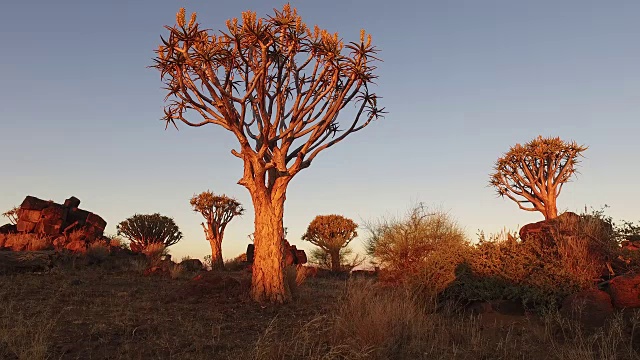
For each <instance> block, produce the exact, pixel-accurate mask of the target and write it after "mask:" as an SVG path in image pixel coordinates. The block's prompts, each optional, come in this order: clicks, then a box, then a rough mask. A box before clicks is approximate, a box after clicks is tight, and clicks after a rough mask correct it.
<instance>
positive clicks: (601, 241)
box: [444, 214, 619, 309]
mask: <svg viewBox="0 0 640 360" xmlns="http://www.w3.org/2000/svg"><path fill="white" fill-rule="evenodd" d="M558 219H559V224H558V225H557V227H552V228H551V230H550V232H549V233H544V232H543V233H540V234H537V235H535V236H529V237H527V239H526V241H521V240H519V239H518V237H517V235H515V234H511V233H509V232H504V231H503V232H502V233H500V234H497V235H494V236H492V237H490V238H489V239H487V238H485V236H484V234H482V233H481V234H480V241H479V242H478V244H477V245H475V246H473V247H472V248H471V251H470V253H469V256H468V257H467V259H466V261H465V262H464V263H463V264H460V265H459V266H458V268H457V269H456V281H455V282H454V283H452V284H451V286H450V287H449V288H448V289H447V291H446V292H445V294H444V295H445V297H450V298H455V299H457V300H465V301H473V300H482V301H487V300H499V299H508V300H515V301H519V302H522V303H523V304H525V305H527V306H530V307H533V308H538V309H543V308H548V307H556V306H557V305H559V304H560V303H561V301H562V300H563V299H564V298H565V297H566V296H568V295H570V294H572V293H575V292H578V291H580V290H582V289H587V288H592V287H594V286H595V283H596V281H598V279H600V278H601V277H602V276H603V272H605V271H606V269H607V263H608V259H610V258H611V257H612V256H613V254H615V253H616V252H617V251H619V250H618V247H617V245H616V242H615V240H614V238H613V231H612V228H611V226H610V225H609V224H608V223H607V222H606V221H603V219H602V218H601V217H600V216H598V215H597V214H583V215H580V216H573V217H566V218H562V217H559V218H558ZM571 219H573V220H571Z"/></svg>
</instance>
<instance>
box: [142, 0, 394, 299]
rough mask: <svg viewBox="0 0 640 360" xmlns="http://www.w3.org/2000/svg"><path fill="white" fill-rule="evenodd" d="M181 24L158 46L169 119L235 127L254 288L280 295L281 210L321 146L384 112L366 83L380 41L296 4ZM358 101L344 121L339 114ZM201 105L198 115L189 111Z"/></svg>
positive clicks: (284, 291)
mask: <svg viewBox="0 0 640 360" xmlns="http://www.w3.org/2000/svg"><path fill="white" fill-rule="evenodd" d="M176 22H177V24H176V25H174V26H167V27H166V29H167V30H168V31H169V36H168V37H167V38H163V39H162V44H161V45H160V46H159V48H158V50H157V51H156V53H157V57H156V58H155V65H154V67H156V68H157V69H158V70H160V73H161V76H162V79H163V82H164V84H165V85H166V89H167V90H168V94H167V99H170V101H169V103H168V105H167V106H166V107H165V117H164V120H165V121H166V122H167V125H168V124H169V123H171V124H173V125H174V126H175V125H176V120H177V121H179V122H182V123H184V124H187V125H189V126H196V127H198V126H203V125H207V124H215V125H219V126H221V127H223V128H224V129H226V130H228V131H230V132H232V133H233V134H234V135H235V136H236V138H237V139H238V142H239V149H238V150H232V151H231V152H232V154H233V155H235V156H236V157H238V158H240V159H241V160H242V161H243V163H244V175H243V176H242V178H241V179H240V181H238V183H239V184H241V185H243V186H244V187H246V188H247V189H248V190H249V193H250V194H251V200H252V202H253V206H254V208H255V252H256V257H255V262H254V266H253V279H252V288H251V295H252V297H253V298H254V299H255V300H256V301H270V302H278V303H281V302H284V301H287V300H288V299H289V298H290V296H291V295H290V291H289V289H288V288H287V285H286V283H285V281H284V242H283V239H284V232H283V223H282V220H283V211H284V201H285V198H286V191H287V186H288V185H289V182H290V181H291V179H292V178H293V177H294V176H295V175H296V174H297V173H298V172H300V171H301V170H302V169H304V168H306V167H308V166H309V165H310V164H311V162H312V161H313V159H314V158H315V157H316V156H317V155H318V154H319V153H320V152H321V151H322V150H325V149H327V148H328V147H331V146H333V145H335V144H336V143H338V142H340V141H341V140H343V139H344V138H345V137H347V136H348V135H349V134H351V133H353V132H356V131H359V130H361V129H363V128H364V127H366V126H367V125H368V124H369V123H370V122H371V121H372V120H374V119H376V118H378V117H379V116H381V114H382V113H383V109H381V108H378V105H377V99H378V97H377V96H376V95H375V94H374V93H371V92H370V89H369V88H370V86H369V85H370V84H371V83H372V82H373V81H374V80H375V78H376V76H375V75H374V74H373V71H374V70H375V68H376V67H375V65H374V64H375V62H376V60H377V59H376V57H375V54H376V51H377V50H376V48H375V47H374V46H373V45H372V44H371V36H370V35H367V34H366V33H365V32H364V30H362V31H361V33H360V40H359V41H356V42H350V43H348V44H345V43H344V42H343V41H342V40H341V39H340V38H339V37H338V34H337V33H336V34H330V33H329V32H327V31H326V30H322V29H320V28H319V27H317V26H316V27H315V28H313V29H310V28H309V27H307V25H305V24H304V23H303V22H302V19H301V17H300V16H299V15H298V13H297V12H296V10H295V9H292V8H291V7H290V6H289V4H286V5H285V6H284V8H283V9H282V11H278V10H275V14H274V15H272V16H270V17H267V18H262V19H258V18H256V14H255V12H251V11H246V12H244V13H242V19H241V20H238V19H231V20H228V21H227V24H226V25H227V26H226V29H225V30H223V31H222V32H220V33H216V32H211V31H209V30H207V29H204V28H202V27H201V26H200V24H198V23H197V22H196V16H195V14H192V15H191V18H190V20H189V22H187V21H186V19H185V11H184V9H181V10H180V12H178V14H177V16H176ZM349 103H352V104H354V105H355V108H354V110H355V111H354V112H353V113H351V114H349V116H348V119H347V121H346V123H341V122H339V116H338V115H339V114H340V112H341V110H343V109H344V108H345V107H346V106H347V105H348V104H349ZM188 112H195V113H197V115H199V116H198V119H197V120H193V119H191V118H188V117H187V113H188Z"/></svg>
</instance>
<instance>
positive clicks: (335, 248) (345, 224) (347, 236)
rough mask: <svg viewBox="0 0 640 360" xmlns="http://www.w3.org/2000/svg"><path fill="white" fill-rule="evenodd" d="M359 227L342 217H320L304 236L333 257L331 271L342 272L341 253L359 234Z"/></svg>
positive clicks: (314, 220)
mask: <svg viewBox="0 0 640 360" xmlns="http://www.w3.org/2000/svg"><path fill="white" fill-rule="evenodd" d="M357 228H358V225H357V224H356V223H355V222H353V220H351V219H348V218H346V217H344V216H341V215H318V216H316V217H315V218H314V219H313V220H312V221H311V223H310V224H309V226H308V227H307V231H306V232H305V233H304V235H302V240H305V241H308V242H310V243H312V244H313V245H315V246H317V247H319V248H320V249H322V251H324V252H326V253H327V254H328V255H329V256H330V257H331V271H333V272H338V271H340V265H341V264H340V258H341V257H340V251H342V249H344V248H346V247H347V246H348V245H349V243H350V242H351V240H353V239H354V238H355V237H356V236H358V233H357V231H356V229H357Z"/></svg>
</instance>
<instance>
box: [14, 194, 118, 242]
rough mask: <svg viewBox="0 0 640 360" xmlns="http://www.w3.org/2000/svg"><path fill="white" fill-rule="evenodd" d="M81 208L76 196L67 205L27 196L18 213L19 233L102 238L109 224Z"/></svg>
mask: <svg viewBox="0 0 640 360" xmlns="http://www.w3.org/2000/svg"><path fill="white" fill-rule="evenodd" d="M78 206H80V200H79V199H78V198H76V197H73V196H72V197H70V198H69V199H67V200H65V202H64V204H58V203H55V202H53V201H45V200H41V199H38V198H36V197H34V196H27V197H26V198H25V199H24V201H23V202H22V204H20V209H19V210H18V222H17V224H16V230H17V231H18V232H21V233H36V234H43V235H61V234H68V233H69V232H71V231H74V230H82V231H83V232H84V233H85V234H86V235H87V236H88V237H90V238H94V239H97V238H100V237H102V236H103V233H104V229H105V227H106V226H107V222H106V221H104V219H102V218H101V217H100V216H98V215H96V214H94V213H92V212H89V211H86V210H82V209H79V208H78Z"/></svg>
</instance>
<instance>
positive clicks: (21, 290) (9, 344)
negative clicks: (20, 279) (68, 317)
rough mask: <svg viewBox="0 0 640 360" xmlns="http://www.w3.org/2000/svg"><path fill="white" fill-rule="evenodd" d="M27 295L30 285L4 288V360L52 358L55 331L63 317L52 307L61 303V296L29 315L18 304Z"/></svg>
mask: <svg viewBox="0 0 640 360" xmlns="http://www.w3.org/2000/svg"><path fill="white" fill-rule="evenodd" d="M26 291H27V285H23V284H16V285H15V286H7V287H4V288H0V359H18V360H41V359H49V358H50V350H51V347H52V345H53V338H52V337H53V333H54V331H53V329H54V328H55V327H56V326H57V324H58V319H59V317H60V314H59V313H57V314H56V313H53V312H52V311H51V310H50V309H51V308H52V307H51V306H50V304H51V303H55V302H56V301H60V299H59V296H54V297H52V298H49V299H47V300H46V301H44V302H43V303H42V304H40V306H38V307H37V308H36V309H32V310H31V311H25V310H24V308H23V307H22V306H19V305H18V303H17V302H18V301H21V300H18V299H23V296H24V294H25V292H26ZM58 295H59V294H58Z"/></svg>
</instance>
